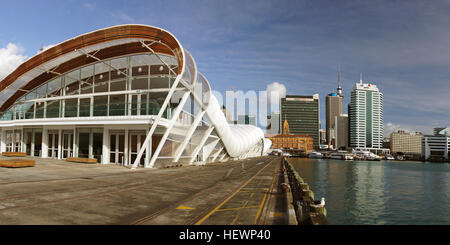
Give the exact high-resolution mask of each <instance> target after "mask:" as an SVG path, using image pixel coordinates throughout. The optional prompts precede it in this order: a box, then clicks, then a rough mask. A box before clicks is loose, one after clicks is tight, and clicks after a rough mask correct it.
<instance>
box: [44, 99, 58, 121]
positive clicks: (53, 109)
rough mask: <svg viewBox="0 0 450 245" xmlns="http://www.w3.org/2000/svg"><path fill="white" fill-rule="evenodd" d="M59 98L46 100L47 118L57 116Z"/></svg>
mask: <svg viewBox="0 0 450 245" xmlns="http://www.w3.org/2000/svg"><path fill="white" fill-rule="evenodd" d="M60 103H61V101H60V100H54V101H47V116H46V117H47V118H55V117H60V116H59V108H60Z"/></svg>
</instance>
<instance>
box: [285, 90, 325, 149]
mask: <svg viewBox="0 0 450 245" xmlns="http://www.w3.org/2000/svg"><path fill="white" fill-rule="evenodd" d="M319 103H320V102H319V94H314V95H307V96H304V95H286V97H285V98H282V99H281V120H282V121H284V120H287V121H288V123H289V126H290V131H291V134H300V135H309V136H311V137H313V141H314V147H315V148H319V143H320V142H319V137H320V136H319V128H320V121H319V115H320V114H319Z"/></svg>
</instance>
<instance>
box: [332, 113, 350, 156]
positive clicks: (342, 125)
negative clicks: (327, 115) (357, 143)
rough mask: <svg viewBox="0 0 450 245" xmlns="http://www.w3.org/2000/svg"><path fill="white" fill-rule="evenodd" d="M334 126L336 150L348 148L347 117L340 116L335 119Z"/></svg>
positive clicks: (345, 115)
mask: <svg viewBox="0 0 450 245" xmlns="http://www.w3.org/2000/svg"><path fill="white" fill-rule="evenodd" d="M335 124H336V132H335V133H336V140H335V142H336V144H335V148H336V149H345V148H347V147H348V115H347V114H341V115H339V116H336V117H335Z"/></svg>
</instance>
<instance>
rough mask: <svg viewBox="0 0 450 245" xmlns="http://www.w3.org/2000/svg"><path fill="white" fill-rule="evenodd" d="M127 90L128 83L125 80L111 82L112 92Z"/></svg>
mask: <svg viewBox="0 0 450 245" xmlns="http://www.w3.org/2000/svg"><path fill="white" fill-rule="evenodd" d="M124 90H126V82H125V80H123V79H122V80H115V81H111V84H110V91H124Z"/></svg>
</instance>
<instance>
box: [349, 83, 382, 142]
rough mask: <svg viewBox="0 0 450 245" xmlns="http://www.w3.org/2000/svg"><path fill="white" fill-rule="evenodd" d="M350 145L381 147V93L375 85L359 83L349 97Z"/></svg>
mask: <svg viewBox="0 0 450 245" xmlns="http://www.w3.org/2000/svg"><path fill="white" fill-rule="evenodd" d="M349 119H350V146H351V147H353V148H358V149H367V148H375V149H381V148H382V144H383V94H382V93H380V91H379V90H378V88H377V86H376V85H374V84H370V83H363V81H362V77H361V79H360V82H359V83H356V84H355V86H353V91H352V92H351V97H350V111H349Z"/></svg>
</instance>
